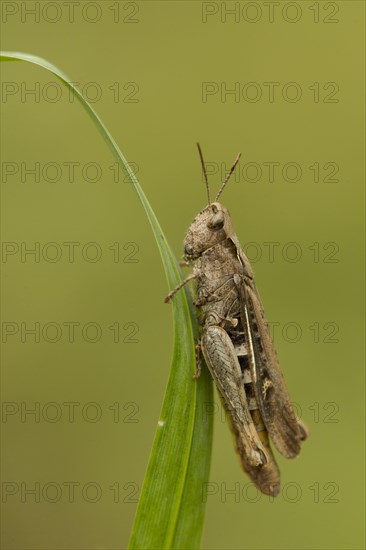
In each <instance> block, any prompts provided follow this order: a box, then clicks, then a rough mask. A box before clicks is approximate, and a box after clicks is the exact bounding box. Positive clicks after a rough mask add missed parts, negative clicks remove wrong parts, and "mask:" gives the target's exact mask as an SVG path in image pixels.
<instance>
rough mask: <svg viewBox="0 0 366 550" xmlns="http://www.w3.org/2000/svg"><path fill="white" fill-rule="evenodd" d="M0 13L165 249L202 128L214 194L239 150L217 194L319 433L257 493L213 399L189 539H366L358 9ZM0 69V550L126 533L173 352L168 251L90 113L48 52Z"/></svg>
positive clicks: (9, 8) (306, 415)
mask: <svg viewBox="0 0 366 550" xmlns="http://www.w3.org/2000/svg"><path fill="white" fill-rule="evenodd" d="M36 4H37V5H38V7H37V5H36ZM34 9H35V10H36V12H35V15H32V14H30V13H29V10H34ZM2 10H3V11H2V36H3V37H2V49H3V50H10V51H23V52H29V53H33V54H35V55H39V56H41V57H44V58H46V59H48V60H50V61H51V62H53V63H54V64H56V65H57V66H58V67H60V68H61V69H62V70H64V71H65V72H66V73H67V74H68V75H69V76H70V78H71V79H73V80H74V81H77V82H79V83H80V89H81V90H82V91H83V92H84V94H85V95H86V96H87V97H88V98H89V99H90V100H91V101H93V102H94V103H93V104H94V107H95V108H96V110H97V112H98V114H99V115H100V116H101V118H102V119H103V121H104V122H105V123H106V125H107V127H108V129H109V130H110V131H111V133H112V135H113V136H114V138H115V139H116V141H117V142H118V144H119V145H120V147H121V149H122V151H123V152H124V154H125V155H126V157H127V158H128V160H129V161H131V162H132V163H134V166H135V168H136V172H137V176H138V178H139V180H140V182H141V184H142V186H143V189H144V191H145V192H146V194H147V196H148V198H149V200H150V202H151V204H152V206H153V208H154V210H155V212H156V214H157V217H158V219H159V221H160V223H161V225H162V227H163V229H164V232H165V234H166V236H167V238H168V241H169V243H170V244H171V246H172V248H173V250H174V251H175V253H176V254H177V256H178V257H179V256H180V255H181V249H182V241H183V237H184V233H185V231H186V229H187V227H188V226H189V224H190V222H191V220H192V219H193V217H194V216H195V214H196V213H197V212H198V211H199V210H200V209H201V208H203V207H204V206H205V204H206V202H205V201H206V197H205V190H204V185H203V183H202V181H201V174H200V165H199V159H198V155H197V151H196V147H195V142H196V141H197V140H199V141H200V142H201V145H202V148H203V152H204V155H205V158H206V161H207V163H209V171H210V173H211V174H212V175H211V176H210V183H211V186H212V189H217V188H218V186H219V184H220V182H221V181H222V177H223V176H222V174H221V173H220V172H221V170H225V166H226V167H227V168H228V167H229V165H230V164H231V162H232V161H233V159H234V157H235V155H236V154H237V152H238V151H241V152H242V154H243V156H242V160H241V162H240V170H239V171H238V172H237V174H236V177H235V178H233V181H231V183H230V185H229V186H228V188H227V190H226V191H225V194H224V195H223V197H222V201H223V203H224V204H225V205H226V206H227V207H228V208H229V210H230V212H231V214H232V217H233V220H234V226H235V228H236V231H237V234H238V236H239V238H240V240H241V243H242V245H243V247H244V249H246V250H247V252H248V256H249V257H250V259H252V260H253V267H254V269H255V273H256V280H257V285H258V287H259V289H260V293H261V296H262V300H263V303H264V306H265V310H266V314H267V317H268V319H269V320H270V321H271V322H273V323H275V325H274V326H275V341H276V347H277V350H278V354H279V357H280V360H281V364H282V368H283V372H284V374H285V378H286V381H287V384H288V387H289V390H290V394H291V396H292V399H293V400H294V402H295V404H296V407H297V410H298V413H299V414H300V415H301V416H302V418H303V419H304V420H305V421H306V423H307V424H308V425H309V427H310V430H311V437H310V439H309V441H308V442H307V443H306V444H304V446H303V451H302V453H301V456H300V457H299V458H298V459H297V460H295V461H286V460H284V459H282V458H281V457H279V458H278V460H279V464H280V468H281V472H282V485H283V491H282V494H281V495H280V496H279V497H278V498H277V499H276V501H275V502H271V501H269V499H268V498H267V497H264V496H260V495H258V494H257V493H256V492H255V491H254V490H253V488H251V487H250V486H249V485H248V482H249V480H248V479H247V478H246V477H245V476H244V474H242V472H241V470H240V467H239V464H238V461H237V458H236V456H235V453H234V451H233V446H232V441H231V436H230V433H229V430H228V429H227V426H226V425H225V422H224V420H223V418H222V415H221V414H220V412H219V409H217V411H216V412H215V435H214V448H213V457H212V469H211V479H210V483H211V485H210V486H209V491H210V494H209V495H208V496H207V516H206V524H205V530H204V535H203V541H202V548H205V549H218V548H227V549H233V548H237V549H239V548H240V549H241V548H250V549H272V548H276V549H277V548H286V549H297V548H299V549H300V548H304V549H305V548H314V549H315V548H316V549H333V548H339V549H346V548H347V549H349V548H352V549H355V548H364V539H363V519H364V518H363V513H364V479H363V470H364V446H363V424H364V378H363V368H362V363H363V356H362V349H363V341H364V330H363V307H362V304H363V285H362V281H363V261H362V256H363V254H362V252H363V248H362V245H363V242H362V241H363V236H362V235H363V233H362V229H363V178H364V173H363V161H364V134H363V125H364V107H363V96H364V88H363V84H364V59H363V41H364V19H365V18H364V3H363V2H361V1H337V2H313V1H311V2H307V1H301V2H299V1H298V2H290V3H289V2H277V3H267V2H236V3H235V2H227V3H215V2H208V3H201V2H177V1H175V2H155V1H149V2H136V3H135V2H118V1H113V2H109V1H104V2H77V3H69V4H68V3H66V2H57V3H54V2H40V3H35V2H2ZM230 10H234V13H232V14H230V13H229V12H230ZM1 73H2V74H1V76H2V81H3V83H2V103H1V108H2V125H1V126H2V128H1V129H2V199H3V200H2V208H3V210H2V240H3V247H4V248H3V255H2V269H3V280H4V284H3V295H2V333H3V370H2V382H3V394H2V398H3V401H4V403H3V416H2V439H3V456H2V483H3V505H2V507H3V508H2V510H3V511H2V522H3V525H2V527H3V528H2V544H3V548H4V549H25V548H27V549H40V548H41V549H61V548H62V549H66V548H73V549H84V548H85V549H94V548H95V549H99V548H108V549H109V548H125V547H126V545H127V541H128V536H129V532H130V529H131V525H132V521H133V517H134V513H135V510H136V502H137V499H138V495H139V491H140V488H141V484H142V481H143V477H144V471H145V467H146V464H147V461H148V457H149V451H150V448H151V444H152V440H153V436H154V431H155V428H156V423H157V419H158V416H159V410H160V406H161V403H162V399H163V395H164V390H165V385H166V381H167V378H168V375H169V366H170V358H171V354H172V316H171V308H170V307H169V306H167V305H164V303H163V297H164V296H165V294H166V293H167V290H168V289H167V285H166V281H165V279H164V272H163V268H162V265H161V261H160V257H159V254H158V252H157V248H156V245H155V242H154V240H153V237H152V233H151V231H150V227H149V225H148V222H147V221H146V218H145V215H144V212H143V210H142V208H141V206H140V204H139V202H138V199H137V197H136V195H135V194H134V192H133V190H132V188H131V186H130V184H129V183H128V181H125V177H124V175H123V174H122V173H119V174H117V173H116V170H115V165H114V159H113V158H112V157H111V154H110V152H109V150H108V149H107V148H106V146H105V144H104V143H103V141H102V140H101V138H100V136H99V134H98V133H97V131H96V129H95V127H94V126H93V124H92V122H91V121H90V119H89V118H88V117H87V116H86V114H85V112H84V111H83V110H82V109H81V108H80V106H79V105H78V104H76V103H74V102H72V101H70V98H69V97H68V94H67V93H66V91H65V89H64V88H62V86H61V85H60V84H59V83H58V82H57V81H56V79H54V78H53V77H52V76H51V75H50V74H49V73H47V72H46V71H44V70H42V69H40V68H37V67H35V66H31V65H28V64H24V63H6V64H4V63H3V64H2V65H1ZM208 83H209V84H208ZM271 83H272V84H271ZM289 83H290V84H289ZM30 90H33V91H34V93H33V94H32V93H27V92H30ZM230 90H235V94H236V95H235V94H230V93H228V92H229V91H230ZM272 92H273V95H271V93H272ZM37 163H38V165H37ZM269 163H275V164H269ZM289 163H290V164H289ZM72 166H73V167H74V176H73V177H71V176H70V174H71V172H72V169H71V167H72ZM271 167H272V169H273V174H272V175H271V173H270V169H271ZM32 168H33V169H34V168H36V170H38V171H39V175H37V174H36V175H34V174H33V175H32V174H31V173H30V172H28V170H31V169H32ZM272 176H273V177H272ZM52 243H53V244H52ZM64 243H74V244H73V245H71V244H64ZM90 243H94V244H90ZM265 243H267V244H265ZM268 243H272V245H270V244H268ZM291 243H296V244H295V245H294V244H291ZM271 247H272V248H273V250H274V255H273V256H270V254H269V251H270V249H271ZM31 248H35V250H36V251H37V254H38V251H39V257H37V255H31V254H26V250H27V249H31ZM72 249H73V250H74V260H73V261H72V259H71V254H70V251H71V250H72ZM93 260H94V261H93ZM36 323H38V325H35V324H36ZM32 327H33V328H34V327H36V330H38V335H36V336H35V335H32V334H30V333H27V332H26V331H27V329H31V328H32ZM72 327H74V336H73V337H72ZM36 339H38V340H39V341H38V342H36V341H35V340H36ZM52 340H54V341H53V342H52ZM93 340H95V341H94V342H93ZM187 376H188V373H187ZM218 407H219V405H218V403H217V408H218ZM32 408H33V409H34V410H35V411H36V413H35V414H33V415H32V414H27V410H29V409H32ZM71 411H73V414H71ZM32 490H33V493H32V492H31V491H32Z"/></svg>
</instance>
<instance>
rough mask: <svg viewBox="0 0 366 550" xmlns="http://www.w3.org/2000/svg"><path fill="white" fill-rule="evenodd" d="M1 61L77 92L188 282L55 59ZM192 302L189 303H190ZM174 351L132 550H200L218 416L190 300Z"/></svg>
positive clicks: (4, 57) (180, 306) (167, 266)
mask: <svg viewBox="0 0 366 550" xmlns="http://www.w3.org/2000/svg"><path fill="white" fill-rule="evenodd" d="M0 60H1V61H26V62H29V63H33V64H35V65H39V66H40V67H43V68H44V69H47V70H48V71H50V72H51V73H53V74H54V75H55V76H56V77H57V78H59V79H60V80H61V81H62V82H63V84H64V85H65V86H67V87H68V88H69V90H71V92H72V93H73V94H74V96H75V97H76V98H77V99H78V101H79V102H80V104H81V105H82V107H83V108H84V109H85V110H86V111H87V113H88V114H89V116H90V117H91V118H92V120H93V122H94V123H95V124H96V127H97V129H98V131H99V132H100V133H101V135H102V137H103V139H104V140H105V142H106V144H107V146H108V147H109V149H110V150H111V152H112V154H113V155H114V157H115V158H116V160H117V162H118V163H119V164H120V166H121V167H122V168H123V169H124V170H125V171H126V173H127V174H128V177H129V180H130V182H131V184H132V185H133V187H134V189H135V191H136V192H137V194H138V196H139V199H140V201H141V203H142V205H143V207H144V209H145V212H146V215H147V217H148V219H149V222H150V225H151V228H152V231H153V234H154V236H155V239H156V241H157V244H158V248H159V252H160V255H161V258H162V262H163V266H164V270H165V274H166V278H167V281H168V285H169V288H173V287H174V286H176V285H177V284H178V283H179V281H180V280H181V277H180V270H179V267H178V265H177V262H176V259H175V257H174V255H173V253H172V251H171V249H170V247H169V245H168V243H167V241H166V239H165V237H164V234H163V232H162V229H161V227H160V225H159V223H158V220H157V218H156V216H155V214H154V212H153V210H152V208H151V207H150V205H149V202H148V200H147V198H146V196H145V194H144V193H143V191H142V189H141V186H140V184H139V182H138V180H137V178H136V176H135V175H134V173H133V171H132V170H131V168H130V166H129V165H128V162H127V161H126V159H125V157H124V156H123V154H122V152H121V151H120V149H119V147H118V145H117V144H116V142H115V141H114V139H113V138H112V136H111V135H110V133H109V132H108V130H107V128H106V127H105V125H104V124H103V122H102V121H101V119H100V118H99V116H98V115H97V113H96V112H95V111H94V109H93V108H92V107H91V105H90V104H89V103H88V102H87V101H86V100H85V99H84V98H83V96H82V95H81V94H80V92H79V91H78V90H77V89H76V88H75V86H73V84H72V81H71V79H69V78H68V77H67V76H66V75H65V74H64V73H63V72H62V71H60V70H59V69H58V68H57V67H55V66H54V65H53V64H51V63H49V62H48V61H46V60H44V59H42V58H40V57H36V56H33V55H30V54H26V53H19V52H1V57H0ZM187 297H188V301H187ZM173 313H174V352H173V360H172V366H171V371H170V376H169V381H168V385H167V389H166V393H165V397H164V402H163V407H162V411H161V414H160V419H159V423H158V428H157V431H156V434H155V439H154V443H153V447H152V451H151V455H150V459H149V464H148V467H147V472H146V475H145V480H144V484H143V487H142V491H141V496H140V500H139V505H138V509H137V513H136V517H135V522H134V525H133V529H132V535H131V540H130V548H131V549H132V548H133V549H144V550H149V549H152V548H159V549H163V548H176V549H183V548H185V549H186V548H190V549H192V550H194V549H195V548H199V543H200V538H201V533H202V528H203V522H204V511H205V504H204V502H203V499H202V488H203V485H204V483H205V482H207V480H208V475H209V466H210V456H211V445H212V423H213V420H212V416H208V418H207V419H206V418H203V416H202V411H203V410H204V406H205V403H209V402H211V401H212V384H211V380H210V377H209V375H208V372H207V370H206V369H204V370H203V373H202V376H201V379H200V380H199V382H198V383H195V382H193V381H192V374H193V373H194V371H195V357H194V355H195V352H194V334H196V331H197V327H196V324H195V316H194V312H193V309H192V304H191V303H190V299H189V295H188V294H187V295H186V294H185V293H184V292H180V293H178V294H177V295H176V297H175V298H174V303H173Z"/></svg>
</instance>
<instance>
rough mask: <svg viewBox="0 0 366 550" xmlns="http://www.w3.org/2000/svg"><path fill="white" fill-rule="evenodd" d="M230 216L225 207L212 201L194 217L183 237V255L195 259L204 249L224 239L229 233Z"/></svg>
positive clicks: (230, 229) (190, 259)
mask: <svg viewBox="0 0 366 550" xmlns="http://www.w3.org/2000/svg"><path fill="white" fill-rule="evenodd" d="M231 231H232V228H231V218H230V214H229V212H228V211H227V209H226V208H225V207H224V206H223V205H222V204H220V203H219V202H213V203H211V204H209V205H208V206H206V208H205V209H204V210H201V212H200V213H199V214H198V215H197V216H196V217H195V219H194V220H193V222H192V224H191V226H190V228H189V229H188V231H187V234H186V238H185V239H184V257H185V259H186V260H188V261H192V260H195V259H197V258H198V257H199V256H200V255H201V254H202V253H203V252H204V251H205V250H207V249H208V248H211V247H212V246H215V245H216V244H218V243H220V242H222V241H224V240H225V239H226V238H227V237H228V236H229V235H230V234H231Z"/></svg>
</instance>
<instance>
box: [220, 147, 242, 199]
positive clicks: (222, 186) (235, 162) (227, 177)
mask: <svg viewBox="0 0 366 550" xmlns="http://www.w3.org/2000/svg"><path fill="white" fill-rule="evenodd" d="M240 157H241V153H239V154H238V156H237V157H236V159H235V161H234V164H233V165H232V167H231V168H230V171H229V173H228V174H227V176H226V178H225V179H224V183H223V184H222V185H221V187H220V189H219V192H218V193H217V195H216V197H215V202H217V200H218V198H219V196H220V195H221V193H222V192H223V190H224V189H225V186H226V184H227V182H228V181H229V179H230V176H231V174H232V173H233V172H234V170H235V168H236V165H237V164H238V162H239V159H240Z"/></svg>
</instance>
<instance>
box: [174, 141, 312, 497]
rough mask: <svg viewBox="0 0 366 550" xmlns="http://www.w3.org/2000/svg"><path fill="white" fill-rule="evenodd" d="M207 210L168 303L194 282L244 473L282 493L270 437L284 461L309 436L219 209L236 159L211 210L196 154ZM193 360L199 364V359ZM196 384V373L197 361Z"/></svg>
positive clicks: (203, 348)
mask: <svg viewBox="0 0 366 550" xmlns="http://www.w3.org/2000/svg"><path fill="white" fill-rule="evenodd" d="M197 146H198V151H199V155H200V160H201V165H202V170H203V174H204V177H205V182H206V189H207V197H208V206H206V208H204V209H203V210H202V211H201V212H200V213H199V214H198V215H197V216H196V217H195V219H194V221H193V223H192V224H191V226H190V227H189V229H188V232H187V234H186V237H185V240H184V263H183V264H182V265H191V264H192V263H193V262H194V268H193V272H192V274H191V275H189V276H188V277H187V278H186V279H184V281H182V282H181V283H180V284H179V285H178V286H177V287H176V288H175V289H174V290H172V291H171V292H170V293H169V294H168V296H167V297H166V299H165V301H166V302H168V301H169V300H170V299H171V298H172V297H173V296H174V294H176V292H178V290H180V289H181V288H182V287H183V286H184V285H185V284H186V283H188V282H189V281H192V280H196V283H197V292H196V299H195V302H194V304H195V306H197V308H199V312H200V315H199V322H200V324H201V325H202V334H201V339H200V342H199V344H198V345H197V351H198V353H200V352H202V353H203V357H204V359H205V362H206V364H207V366H208V368H209V370H210V372H211V375H212V377H213V379H214V381H215V384H216V387H217V389H218V392H219V394H220V397H221V400H222V402H223V405H224V408H225V411H226V415H227V418H228V419H229V423H230V427H231V430H232V432H233V435H234V439H235V445H236V450H237V452H238V454H239V458H240V462H241V466H242V468H243V470H244V471H245V472H246V473H247V474H248V475H249V476H250V478H251V480H252V481H253V483H254V484H255V485H256V486H257V487H258V489H259V490H260V491H262V492H263V493H264V494H267V495H271V496H276V495H278V493H279V491H280V472H279V468H278V466H277V463H276V460H275V458H274V456H273V453H272V450H271V447H270V443H269V437H270V438H271V439H272V441H273V443H274V444H275V446H276V447H277V449H278V451H279V452H280V453H281V454H282V455H283V456H285V457H286V458H293V457H295V456H297V455H298V453H299V452H300V444H301V441H303V440H304V439H306V437H307V436H308V431H307V429H306V427H305V425H304V424H303V423H302V422H301V421H300V420H299V419H298V418H297V417H296V415H295V412H294V410H293V407H292V405H291V401H290V397H289V394H288V391H287V388H286V386H285V382H284V379H283V375H282V372H281V369H280V366H279V362H278V358H277V354H276V351H275V349H274V345H273V342H272V339H271V336H270V334H269V330H268V325H267V322H266V320H265V317H264V312H263V307H262V303H261V300H260V297H259V294H258V291H257V289H256V286H255V283H254V278H253V270H252V268H251V265H250V263H249V260H248V258H247V257H246V255H245V254H244V252H243V250H242V249H241V246H240V243H239V240H238V237H237V236H236V234H235V232H234V229H233V225H232V221H231V217H230V214H229V212H228V210H227V209H226V208H225V207H224V206H223V205H222V204H221V203H219V202H218V199H219V197H220V195H221V193H222V192H223V190H224V188H225V186H226V184H227V182H228V181H229V178H230V176H231V174H232V173H233V172H234V170H235V167H236V165H237V163H238V162H239V159H240V154H239V155H238V156H237V158H236V160H235V162H234V163H233V165H232V167H231V169H230V171H229V172H228V174H227V176H226V178H225V180H224V182H223V183H222V185H221V187H220V190H219V192H218V193H217V195H216V198H215V200H214V202H211V200H210V190H209V185H208V178H207V172H206V169H205V163H204V160H203V156H202V151H201V148H200V146H199V144H197ZM198 359H199V358H198ZM197 364H198V366H197V373H196V378H198V376H199V372H200V366H199V364H200V363H199V361H197Z"/></svg>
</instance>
